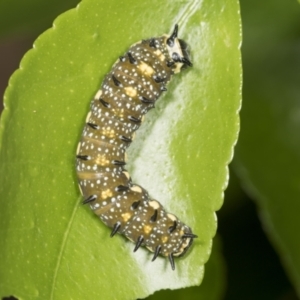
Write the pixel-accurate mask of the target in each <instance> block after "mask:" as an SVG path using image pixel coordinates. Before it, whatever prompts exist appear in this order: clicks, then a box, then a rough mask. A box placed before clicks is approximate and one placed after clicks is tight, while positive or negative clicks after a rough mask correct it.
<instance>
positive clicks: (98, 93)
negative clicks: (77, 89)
mask: <svg viewBox="0 0 300 300" xmlns="http://www.w3.org/2000/svg"><path fill="white" fill-rule="evenodd" d="M101 95H102V90H99V91H98V92H97V93H96V95H95V97H94V98H95V99H96V100H99V99H100V97H101Z"/></svg>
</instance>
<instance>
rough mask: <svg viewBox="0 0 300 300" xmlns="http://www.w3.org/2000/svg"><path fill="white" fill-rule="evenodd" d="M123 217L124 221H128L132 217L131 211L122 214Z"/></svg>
mask: <svg viewBox="0 0 300 300" xmlns="http://www.w3.org/2000/svg"><path fill="white" fill-rule="evenodd" d="M121 217H122V218H123V220H124V222H127V221H128V220H129V219H130V218H131V213H124V214H121Z"/></svg>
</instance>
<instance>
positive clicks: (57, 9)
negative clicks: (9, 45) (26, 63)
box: [0, 0, 78, 37]
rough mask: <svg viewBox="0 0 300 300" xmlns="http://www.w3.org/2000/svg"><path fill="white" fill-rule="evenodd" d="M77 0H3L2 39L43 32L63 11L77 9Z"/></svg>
mask: <svg viewBox="0 0 300 300" xmlns="http://www.w3.org/2000/svg"><path fill="white" fill-rule="evenodd" d="M77 3H78V1H77V0H64V1H60V0H51V1H50V0H22V1H19V0H2V1H1V2H0V37H3V36H8V35H9V34H12V33H20V32H22V33H24V32H39V33H40V32H41V31H42V30H45V29H46V28H49V27H50V26H51V25H52V21H53V19H54V18H55V17H56V16H57V15H58V14H60V13H62V12H63V11H66V10H67V9H70V8H72V7H75V6H76V4H77Z"/></svg>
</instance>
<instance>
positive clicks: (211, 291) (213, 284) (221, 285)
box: [146, 237, 226, 300]
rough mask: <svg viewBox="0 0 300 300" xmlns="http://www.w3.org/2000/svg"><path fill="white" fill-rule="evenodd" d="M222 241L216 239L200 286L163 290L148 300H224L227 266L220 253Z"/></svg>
mask: <svg viewBox="0 0 300 300" xmlns="http://www.w3.org/2000/svg"><path fill="white" fill-rule="evenodd" d="M220 248H221V247H220V241H219V239H218V238H217V237H216V238H214V246H213V249H212V252H211V257H210V258H209V261H208V262H207V264H206V265H205V276H204V279H203V282H202V283H201V285H200V286H193V287H190V288H186V289H181V290H175V291H174V290H173V291H172V290H162V291H158V292H156V293H155V294H154V295H151V296H150V297H148V298H147V299H146V300H160V299H164V300H169V299H170V300H185V299H188V300H218V299H223V298H222V296H223V295H224V290H225V282H226V280H225V264H224V261H223V257H222V255H221V253H220V251H221V249H220Z"/></svg>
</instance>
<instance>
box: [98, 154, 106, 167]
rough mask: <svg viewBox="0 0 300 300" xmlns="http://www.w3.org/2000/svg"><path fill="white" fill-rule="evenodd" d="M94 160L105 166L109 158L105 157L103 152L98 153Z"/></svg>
mask: <svg viewBox="0 0 300 300" xmlns="http://www.w3.org/2000/svg"><path fill="white" fill-rule="evenodd" d="M95 162H96V164H97V165H100V166H106V165H108V164H109V160H108V159H107V158H106V157H105V154H98V155H97V157H96V160H95Z"/></svg>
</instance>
